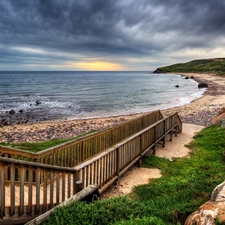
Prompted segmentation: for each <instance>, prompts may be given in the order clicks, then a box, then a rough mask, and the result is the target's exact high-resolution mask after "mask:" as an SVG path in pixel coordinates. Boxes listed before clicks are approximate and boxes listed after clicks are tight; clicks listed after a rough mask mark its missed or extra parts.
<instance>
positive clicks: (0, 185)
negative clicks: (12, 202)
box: [0, 162, 5, 219]
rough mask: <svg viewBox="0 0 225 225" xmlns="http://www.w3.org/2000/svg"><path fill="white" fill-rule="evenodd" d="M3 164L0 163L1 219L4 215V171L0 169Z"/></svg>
mask: <svg viewBox="0 0 225 225" xmlns="http://www.w3.org/2000/svg"><path fill="white" fill-rule="evenodd" d="M3 165H4V164H3V162H0V168H1V169H0V190H1V193H0V218H1V219H2V218H3V217H4V214H5V171H4V170H3V169H2V168H4V167H3Z"/></svg>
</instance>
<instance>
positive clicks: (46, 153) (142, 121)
mask: <svg viewBox="0 0 225 225" xmlns="http://www.w3.org/2000/svg"><path fill="white" fill-rule="evenodd" d="M162 118H163V116H162V113H161V112H160V111H159V110H158V111H155V112H151V113H149V114H146V115H143V116H141V117H139V118H136V119H133V120H131V121H127V122H125V123H123V124H121V125H118V126H115V127H112V128H110V129H107V130H103V131H101V132H97V133H95V134H92V135H88V136H85V137H81V138H78V139H76V140H72V141H69V142H66V143H63V144H61V145H58V146H55V147H52V148H48V149H46V150H43V151H40V152H37V153H31V152H27V151H20V150H17V149H14V148H10V147H4V146H0V156H4V157H8V158H16V159H22V160H27V161H34V162H40V163H44V164H50V165H58V166H64V167H73V166H75V165H77V164H79V163H81V162H83V161H84V160H88V159H89V158H91V157H93V156H94V155H96V154H98V153H100V152H101V151H104V150H105V149H106V148H108V147H110V146H112V145H114V144H116V143H118V142H120V141H121V140H123V139H125V138H127V137H129V136H130V135H133V134H134V133H136V132H138V131H140V130H142V129H144V128H145V127H148V126H149V125H151V124H153V123H155V122H156V121H158V120H160V119H162ZM24 157H26V159H24Z"/></svg>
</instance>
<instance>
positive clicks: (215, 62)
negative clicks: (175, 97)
mask: <svg viewBox="0 0 225 225" xmlns="http://www.w3.org/2000/svg"><path fill="white" fill-rule="evenodd" d="M158 70H159V71H161V72H162V73H170V72H186V73H192V72H196V73H202V72H208V73H209V72H210V73H218V74H224V73H225V58H214V59H200V60H193V61H190V62H187V63H178V64H174V65H171V66H165V67H160V68H158Z"/></svg>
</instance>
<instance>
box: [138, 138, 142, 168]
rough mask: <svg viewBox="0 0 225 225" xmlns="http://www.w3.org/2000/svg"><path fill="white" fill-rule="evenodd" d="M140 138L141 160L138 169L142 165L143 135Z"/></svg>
mask: <svg viewBox="0 0 225 225" xmlns="http://www.w3.org/2000/svg"><path fill="white" fill-rule="evenodd" d="M139 137H140V138H139V139H140V159H139V161H138V167H141V164H142V135H140V136H139Z"/></svg>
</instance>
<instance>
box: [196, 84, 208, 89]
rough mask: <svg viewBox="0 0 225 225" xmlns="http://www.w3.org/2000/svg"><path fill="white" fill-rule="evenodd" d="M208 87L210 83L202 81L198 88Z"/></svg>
mask: <svg viewBox="0 0 225 225" xmlns="http://www.w3.org/2000/svg"><path fill="white" fill-rule="evenodd" d="M207 87H208V84H206V83H201V84H199V85H198V88H207Z"/></svg>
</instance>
